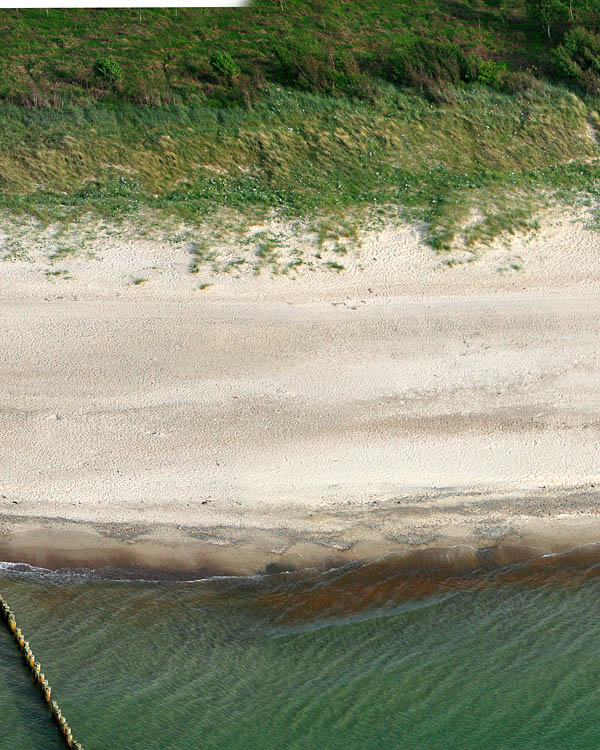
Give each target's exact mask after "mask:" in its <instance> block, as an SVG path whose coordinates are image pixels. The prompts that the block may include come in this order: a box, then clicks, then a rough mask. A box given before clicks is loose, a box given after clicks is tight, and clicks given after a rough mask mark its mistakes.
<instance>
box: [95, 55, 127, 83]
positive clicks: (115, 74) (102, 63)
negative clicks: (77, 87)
mask: <svg viewBox="0 0 600 750" xmlns="http://www.w3.org/2000/svg"><path fill="white" fill-rule="evenodd" d="M94 73H95V74H96V75H97V76H98V77H99V78H102V79H103V80H105V81H107V82H108V83H111V84H113V85H114V84H117V83H119V81H121V80H122V78H123V71H122V70H121V66H120V65H119V63H118V62H117V61H116V60H113V59H112V57H101V58H100V59H98V60H96V62H95V63H94Z"/></svg>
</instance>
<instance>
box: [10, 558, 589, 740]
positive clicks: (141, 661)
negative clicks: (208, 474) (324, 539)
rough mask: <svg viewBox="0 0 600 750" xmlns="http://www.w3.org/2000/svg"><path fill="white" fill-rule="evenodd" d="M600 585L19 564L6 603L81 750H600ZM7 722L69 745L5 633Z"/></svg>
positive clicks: (509, 570) (539, 578) (552, 577)
mask: <svg viewBox="0 0 600 750" xmlns="http://www.w3.org/2000/svg"><path fill="white" fill-rule="evenodd" d="M559 562H560V561H559ZM365 571H366V572H367V574H366V575H365ZM373 571H374V572H373ZM517 573H518V575H517ZM595 574H596V566H595V564H590V565H588V564H586V565H583V566H581V565H580V566H578V567H577V569H576V570H573V569H569V570H568V575H565V574H564V570H562V569H561V567H560V564H556V565H554V566H553V567H552V569H551V570H550V571H549V572H548V571H546V572H545V573H544V575H540V570H539V567H538V568H535V569H529V568H527V566H525V567H524V566H523V565H520V566H512V567H511V566H507V567H506V568H504V569H502V570H500V571H498V570H495V571H494V573H493V574H490V573H489V572H487V571H484V572H483V573H482V572H481V571H475V572H473V573H469V574H465V573H461V575H444V576H442V575H440V574H439V571H438V574H436V575H435V576H433V579H432V578H431V577H430V576H427V575H423V571H419V572H418V575H417V576H416V577H415V576H413V577H412V578H411V572H410V571H406V570H396V569H394V568H393V566H392V567H387V568H385V567H384V568H383V569H381V568H379V569H377V568H373V567H372V566H368V565H366V566H362V565H360V564H357V565H354V566H344V567H343V568H341V569H337V570H334V571H328V572H324V571H320V570H307V571H301V572H296V573H294V574H286V573H277V574H273V575H267V576H260V577H255V578H249V579H243V578H239V579H238V578H228V579H208V580H201V581H193V582H165V581H163V582H157V581H131V580H127V581H123V580H106V577H105V576H103V575H102V572H100V574H99V573H98V572H95V573H92V572H90V571H76V572H73V571H63V572H59V573H50V572H48V571H39V570H30V569H27V568H26V567H25V568H17V569H14V567H13V568H8V569H6V568H5V569H4V570H1V571H0V591H1V592H2V594H3V595H4V597H5V598H6V600H7V601H8V602H9V604H10V606H11V608H12V609H13V611H14V612H15V615H16V617H17V622H18V624H19V626H20V627H21V628H22V629H23V631H24V633H25V635H26V637H27V638H28V639H29V641H30V645H31V647H32V649H33V651H34V653H35V655H36V658H37V659H38V660H39V661H40V662H41V664H42V666H43V669H44V671H45V673H46V675H47V677H48V678H49V680H50V683H51V685H52V688H53V694H52V697H53V698H56V700H57V701H58V702H59V704H60V706H61V709H62V711H63V713H64V714H65V716H66V717H67V719H68V721H69V723H70V725H71V727H72V729H73V734H74V736H75V738H76V739H77V740H79V741H80V742H81V743H82V744H83V745H84V747H85V748H86V750H109V749H111V748H119V750H123V749H128V748H131V749H132V750H133V749H135V750H169V749H173V750H175V748H177V749H179V748H198V749H200V748H210V749H214V750H226V749H232V750H234V749H236V750H237V749H239V750H242V748H243V749H244V750H249V749H250V748H257V749H258V748H260V749H265V750H267V749H271V748H272V749H273V750H275V748H277V750H280V749H281V748H298V749H300V748H306V749H308V748H311V749H313V748H327V749H329V748H331V749H337V748H339V749H340V750H341V749H342V748H343V749H344V750H348V749H349V748H356V749H357V750H358V749H359V748H360V749H361V750H362V749H365V750H366V749H369V748H377V749H381V748H427V749H430V748H445V749H448V748H461V749H464V748H494V749H499V748H507V749H508V748H531V749H533V748H540V749H541V748H544V750H546V749H548V748H553V749H557V748H569V749H572V748H598V747H600V680H599V677H598V676H599V674H600V587H599V585H598V580H597V579H596V575H595ZM113 577H114V576H113ZM432 580H433V583H432ZM418 581H420V584H419V585H417V582H418ZM0 717H1V719H0V748H2V750H4V748H6V749H7V750H8V748H18V750H52V748H60V747H62V745H61V743H60V741H59V738H58V733H57V730H56V727H55V726H54V725H53V724H52V722H51V720H50V717H49V713H48V711H47V709H46V707H45V705H44V703H43V701H42V700H41V697H40V694H39V692H38V691H37V690H35V688H34V686H33V683H32V680H31V678H30V676H29V674H28V672H27V671H26V669H25V668H24V665H23V661H22V658H21V657H20V655H19V653H18V651H17V649H16V648H15V644H14V641H13V640H12V639H11V638H10V637H9V635H8V632H7V631H6V630H5V629H2V630H0Z"/></svg>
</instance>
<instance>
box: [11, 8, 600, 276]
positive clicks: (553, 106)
mask: <svg viewBox="0 0 600 750" xmlns="http://www.w3.org/2000/svg"><path fill="white" fill-rule="evenodd" d="M0 18H1V19H2V23H3V31H4V38H3V51H2V52H3V54H2V59H1V60H0V211H1V212H3V213H4V215H5V216H7V217H11V218H12V219H14V217H16V216H22V217H24V218H25V219H26V220H28V221H29V220H30V219H34V220H36V221H38V222H40V223H41V225H44V224H46V225H47V224H61V223H62V224H64V225H65V226H66V225H68V224H70V223H71V224H72V223H73V222H77V221H79V220H82V219H88V218H89V219H90V220H92V221H94V222H95V221H97V220H99V219H100V220H102V221H104V222H105V223H111V224H118V223H119V222H121V221H123V220H125V219H126V220H128V221H129V222H131V221H132V220H133V219H136V220H137V222H138V227H139V232H140V233H142V232H150V231H152V229H151V227H152V226H153V223H156V222H159V223H162V224H163V226H166V225H167V224H168V222H169V221H170V222H171V224H172V225H173V226H174V227H176V226H177V225H178V223H184V224H185V225H186V226H188V227H192V228H193V227H202V226H204V227H205V226H206V225H210V226H211V227H212V230H211V231H212V235H213V238H216V236H217V234H218V232H221V233H227V232H230V233H231V232H234V233H235V232H236V231H238V230H243V226H242V225H243V224H244V223H245V224H249V223H250V222H254V221H260V220H261V218H264V217H266V216H268V215H272V212H273V211H275V212H276V213H277V214H278V215H280V216H281V217H283V218H286V217H287V218H296V217H298V218H301V219H302V220H305V221H307V222H312V226H313V227H314V232H315V236H316V240H315V242H316V247H317V250H318V252H317V257H318V255H319V254H320V251H321V249H322V248H323V247H325V248H326V249H327V251H328V252H332V253H334V254H335V255H337V256H339V257H338V260H339V259H340V258H341V256H343V255H345V254H346V253H347V252H348V250H349V249H350V248H351V247H352V246H353V245H355V244H356V242H357V241H358V229H359V228H360V227H361V226H362V225H363V223H364V222H365V221H367V220H371V219H372V218H373V217H376V216H377V215H378V211H383V214H382V215H384V216H387V217H388V218H389V217H393V218H395V219H401V220H407V221H414V222H418V223H420V224H422V226H423V227H424V229H425V234H426V237H427V238H428V240H429V242H430V243H431V244H432V246H433V247H434V248H436V249H437V250H440V251H444V250H447V249H449V248H451V247H453V246H455V245H457V244H460V245H461V246H463V247H466V248H467V249H472V250H474V251H475V250H476V249H477V248H478V247H481V246H482V245H485V244H486V243H490V242H492V241H493V240H494V239H495V238H496V237H498V236H500V235H503V234H507V233H510V232H514V231H517V230H523V231H529V230H531V229H535V227H536V214H537V213H538V212H539V211H540V209H543V208H544V207H547V206H550V205H552V204H553V203H556V202H560V203H567V204H574V203H586V204H588V205H595V202H596V200H597V195H598V189H599V188H598V186H599V184H600V182H599V178H600V167H599V165H598V162H597V161H596V160H597V159H598V157H599V156H600V150H599V148H598V145H597V143H596V141H595V138H594V132H595V130H596V129H597V126H598V125H599V124H600V118H599V117H598V114H597V106H598V103H597V100H596V99H594V98H593V97H592V96H591V95H589V94H587V95H585V96H584V95H582V94H581V92H579V93H577V92H576V91H570V90H569V89H567V88H565V87H564V86H563V85H559V84H556V83H554V82H552V81H551V80H549V77H551V76H552V75H553V73H552V71H553V67H552V65H553V64H552V49H553V47H554V46H555V45H556V44H557V43H558V41H559V40H560V36H559V37H558V38H557V39H556V40H554V41H551V40H548V39H547V38H546V36H545V34H544V32H543V29H541V28H540V27H539V25H536V24H534V23H532V22H531V21H530V20H528V18H527V16H526V14H525V4H524V2H523V0H506V2H504V3H492V2H487V3H486V2H484V1H483V0H472V1H470V2H467V0H443V2H442V0H415V2H413V3H411V4H408V3H399V2H392V0H373V1H372V2H370V3H358V2H356V1H355V0H329V1H328V2H324V0H302V1H301V0H284V2H283V4H280V3H279V2H274V1H273V0H255V2H254V4H253V5H252V7H250V8H245V9H221V10H216V9H212V10H210V9H179V10H175V9H143V10H141V11H138V10H131V9H123V10H111V9H104V10H84V9H74V10H49V11H48V12H46V11H44V10H4V11H1V12H0ZM407 60H408V61H409V62H408V63H407ZM453 60H454V63H456V65H455V69H454V68H452V65H454V63H453V62H452V61H453ZM409 63H410V64H409ZM407 66H408V67H407ZM444 66H446V67H444ZM532 73H533V74H535V76H536V77H537V78H532V77H531V74H532ZM521 74H523V75H526V76H528V77H526V78H525V79H520V78H518V76H519V75H521ZM511 76H512V77H511ZM484 84H485V85H484ZM210 247H211V243H207V241H206V237H203V238H202V239H201V240H198V242H196V244H195V245H194V249H193V250H192V251H191V255H190V271H191V272H193V273H197V272H199V270H200V268H201V267H202V266H203V265H206V264H210V263H213V264H214V265H215V267H216V266H217V265H218V263H217V260H216V256H215V254H214V251H213V250H211V249H210ZM16 252H17V251H14V252H13V251H12V250H7V251H6V257H8V256H12V257H16V255H15V253H16ZM71 252H72V250H71V248H70V247H67V246H64V247H63V246H60V247H59V249H58V250H57V251H56V253H55V257H53V258H51V262H55V261H58V260H60V259H63V258H64V257H66V256H67V255H69V254H70V253H71ZM327 262H329V263H334V264H335V263H337V260H331V259H330V260H329V261H327ZM253 263H254V266H253V267H254V270H255V272H256V273H260V272H261V271H262V270H263V269H264V268H271V269H277V272H278V273H287V272H288V271H293V270H294V268H296V267H297V266H298V265H300V261H299V259H298V258H296V259H292V260H291V261H287V263H286V264H283V265H282V263H283V261H281V262H280V259H279V256H278V239H277V237H271V236H265V237H264V238H263V239H262V240H261V239H260V238H258V240H257V246H256V249H255V254H254V260H253ZM290 264H291V265H290ZM339 265H341V264H339ZM219 268H220V270H225V271H231V272H236V271H237V269H238V264H236V261H235V259H234V260H233V261H229V263H228V265H227V267H226V268H221V266H219Z"/></svg>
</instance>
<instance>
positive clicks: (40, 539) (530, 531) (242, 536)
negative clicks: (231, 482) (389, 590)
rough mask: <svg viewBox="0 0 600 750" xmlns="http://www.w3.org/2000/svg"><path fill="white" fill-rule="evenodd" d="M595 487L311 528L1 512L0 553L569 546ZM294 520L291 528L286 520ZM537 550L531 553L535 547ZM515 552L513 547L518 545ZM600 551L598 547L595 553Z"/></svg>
mask: <svg viewBox="0 0 600 750" xmlns="http://www.w3.org/2000/svg"><path fill="white" fill-rule="evenodd" d="M599 508H600V490H597V489H595V488H594V487H591V486H589V485H588V486H581V487H575V488H560V489H559V488H555V489H554V490H553V491H549V490H538V491H529V492H523V491H519V492H514V493H504V494H498V493H490V494H487V495H486V494H485V493H483V492H473V491H468V492H465V493H464V494H462V495H461V494H451V495H444V494H442V493H438V494H437V495H435V494H430V495H429V497H428V498H427V500H425V498H424V497H423V496H421V497H420V498H417V497H416V496H415V497H413V498H412V499H409V498H405V500H404V501H398V500H394V501H391V502H387V503H386V502H383V501H382V502H381V503H379V504H378V506H377V507H374V508H373V507H371V508H368V509H364V508H362V509H361V508H356V507H354V508H350V509H344V510H336V511H332V510H329V511H324V512H323V513H322V514H321V516H320V517H319V519H318V520H319V523H318V526H316V527H313V528H310V526H309V524H307V519H303V518H302V517H301V515H302V514H301V513H298V510H297V509H287V511H282V512H281V513H280V516H281V520H282V521H284V520H287V522H288V523H289V524H290V526H289V527H281V526H276V527H270V528H269V527H261V526H260V525H257V524H256V523H253V524H248V525H247V526H245V527H244V526H240V525H234V524H230V525H227V523H226V522H224V521H223V519H221V524H220V525H217V524H215V525H211V524H206V525H203V526H197V525H192V524H190V525H181V524H142V523H138V524H132V523H129V524H121V523H93V524H92V523H89V522H84V521H75V520H68V519H65V518H49V517H46V518H39V517H35V516H17V515H14V514H10V515H9V514H1V515H0V529H1V534H0V560H1V561H3V562H7V563H17V564H18V563H23V564H27V565H31V566H33V567H38V568H45V569H48V570H51V571H56V570H59V569H79V568H86V569H96V568H115V569H118V570H120V571H133V572H134V573H139V574H142V575H143V576H147V575H150V574H155V575H156V576H157V577H158V578H171V579H174V580H186V579H187V578H189V576H192V577H193V578H204V577H213V576H253V575H257V574H264V573H269V572H283V571H297V570H302V569H309V568H318V569H322V570H327V569H329V568H334V567H337V566H340V565H344V564H348V563H357V562H372V561H376V560H380V559H382V558H385V557H387V556H394V555H406V556H408V557H410V556H411V555H419V554H432V555H433V556H434V557H435V551H436V550H449V549H453V548H461V547H464V548H468V549H470V550H477V551H482V550H502V549H504V548H511V549H514V550H523V551H524V552H523V556H522V559H523V560H530V559H532V557H533V556H542V555H555V554H558V555H561V554H565V553H566V554H570V553H572V552H573V551H574V550H578V549H581V548H583V547H585V546H588V545H591V546H595V545H599V547H598V548H599V550H600V512H599ZM292 525H293V528H292ZM532 551H535V554H533V553H532ZM517 557H518V555H517ZM599 557H600V553H599Z"/></svg>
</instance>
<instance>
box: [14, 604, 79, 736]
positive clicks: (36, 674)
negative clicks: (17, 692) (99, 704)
mask: <svg viewBox="0 0 600 750" xmlns="http://www.w3.org/2000/svg"><path fill="white" fill-rule="evenodd" d="M0 617H1V618H2V619H3V620H4V622H5V623H6V626H7V628H8V629H9V631H10V633H11V634H12V636H13V638H14V639H15V642H16V644H17V646H18V648H19V650H20V651H21V652H22V654H23V657H24V659H25V663H26V664H27V666H28V667H29V670H30V671H31V673H32V676H33V679H34V680H35V682H36V684H37V685H38V687H39V688H40V690H41V691H42V695H43V696H44V699H45V701H46V703H47V704H48V706H49V707H50V711H51V713H52V718H53V719H54V721H55V722H56V723H57V725H58V730H59V732H60V734H61V737H62V738H63V739H64V741H65V742H66V744H67V747H72V748H75V750H83V747H82V746H81V745H80V744H79V742H75V740H74V739H73V734H72V732H71V728H70V727H69V724H68V723H67V720H66V719H65V717H64V716H63V715H62V712H61V710H60V708H59V707H58V703H57V702H56V701H53V700H51V696H52V688H51V687H50V685H49V684H48V680H47V679H46V677H45V675H44V673H43V672H42V667H41V666H40V664H39V663H38V662H37V661H36V660H35V656H34V655H33V652H32V650H31V649H30V648H29V643H28V642H27V641H26V640H25V636H24V635H23V633H22V632H21V629H20V628H18V627H17V621H16V620H15V616H14V615H13V613H12V612H11V609H10V607H9V606H8V604H7V603H6V602H5V600H4V599H3V597H2V595H1V594H0Z"/></svg>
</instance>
